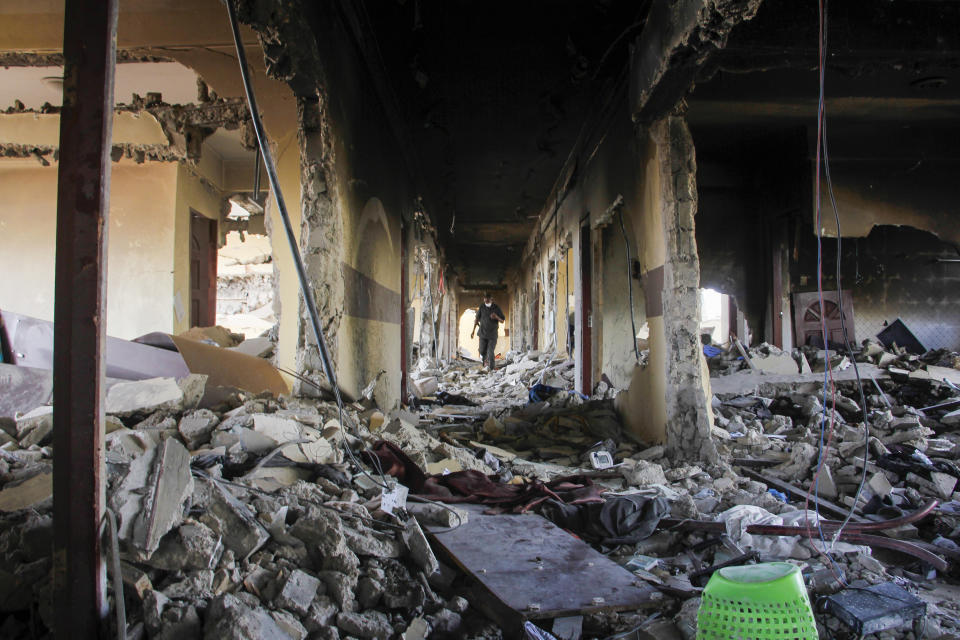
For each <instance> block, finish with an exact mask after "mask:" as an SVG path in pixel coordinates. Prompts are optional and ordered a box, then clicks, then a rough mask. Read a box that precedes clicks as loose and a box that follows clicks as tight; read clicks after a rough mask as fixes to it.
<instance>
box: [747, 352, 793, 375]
mask: <svg viewBox="0 0 960 640" xmlns="http://www.w3.org/2000/svg"><path fill="white" fill-rule="evenodd" d="M753 364H754V366H755V367H756V368H757V369H760V370H761V371H763V372H764V373H778V374H790V375H795V374H796V373H797V371H798V368H797V362H796V360H794V359H793V357H792V356H791V355H790V354H787V353H779V354H770V355H769V356H767V357H765V358H760V357H754V358H753Z"/></svg>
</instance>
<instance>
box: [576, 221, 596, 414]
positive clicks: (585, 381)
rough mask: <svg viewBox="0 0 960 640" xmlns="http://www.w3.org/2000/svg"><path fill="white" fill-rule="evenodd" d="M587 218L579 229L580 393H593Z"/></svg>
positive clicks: (591, 310)
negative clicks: (585, 222)
mask: <svg viewBox="0 0 960 640" xmlns="http://www.w3.org/2000/svg"><path fill="white" fill-rule="evenodd" d="M591 242H592V238H591V234H590V224H589V218H588V221H587V224H584V225H583V226H581V227H580V308H579V312H580V318H581V321H580V339H579V342H580V348H579V351H580V354H579V355H580V357H579V361H580V393H584V394H586V395H590V394H591V392H592V391H593V251H592V248H593V247H592V246H591Z"/></svg>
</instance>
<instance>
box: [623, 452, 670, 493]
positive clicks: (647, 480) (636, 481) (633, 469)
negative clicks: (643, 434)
mask: <svg viewBox="0 0 960 640" xmlns="http://www.w3.org/2000/svg"><path fill="white" fill-rule="evenodd" d="M631 460H632V459H631V458H628V459H627V460H624V463H625V464H624V465H623V466H622V467H620V473H621V474H623V477H624V478H625V479H626V480H627V482H628V483H629V484H631V485H633V486H637V487H640V486H644V485H648V484H667V478H666V476H665V475H664V473H663V467H661V466H660V465H659V464H657V463H655V462H650V461H649V460H633V461H632V462H633V463H632V464H631V463H630V461H631Z"/></svg>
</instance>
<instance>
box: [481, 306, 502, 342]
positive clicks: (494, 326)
mask: <svg viewBox="0 0 960 640" xmlns="http://www.w3.org/2000/svg"><path fill="white" fill-rule="evenodd" d="M491 313H495V314H497V315H498V316H500V317H501V318H506V317H507V316H505V315H503V311H501V310H500V307H498V306H497V303H496V302H494V303H493V304H492V305H490V306H489V307H488V306H487V305H485V304H483V303H482V302H481V303H480V308H478V309H477V319H478V320H479V321H480V331H479V332H478V333H477V335H478V336H480V337H481V338H493V340H494V341H496V339H497V333H498V329H499V328H500V327H499V325H500V321H499V320H494V319H493V318H491V317H490V314H491ZM481 351H482V350H481Z"/></svg>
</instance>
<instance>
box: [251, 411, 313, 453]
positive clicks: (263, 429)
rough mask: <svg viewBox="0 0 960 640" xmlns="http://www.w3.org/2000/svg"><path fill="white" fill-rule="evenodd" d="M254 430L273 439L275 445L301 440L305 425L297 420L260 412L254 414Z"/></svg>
mask: <svg viewBox="0 0 960 640" xmlns="http://www.w3.org/2000/svg"><path fill="white" fill-rule="evenodd" d="M253 430H254V431H256V432H257V433H260V434H263V435H265V436H266V437H268V438H270V440H272V441H273V443H274V446H276V445H280V444H283V443H285V442H291V441H293V440H300V438H301V437H302V433H303V427H302V426H301V425H300V423H299V422H297V421H296V420H291V419H290V418H281V417H278V416H274V415H270V414H265V413H258V414H254V416H253Z"/></svg>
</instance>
